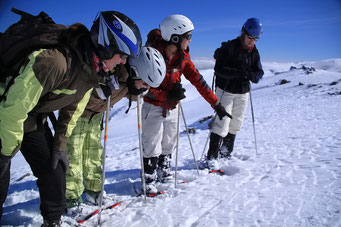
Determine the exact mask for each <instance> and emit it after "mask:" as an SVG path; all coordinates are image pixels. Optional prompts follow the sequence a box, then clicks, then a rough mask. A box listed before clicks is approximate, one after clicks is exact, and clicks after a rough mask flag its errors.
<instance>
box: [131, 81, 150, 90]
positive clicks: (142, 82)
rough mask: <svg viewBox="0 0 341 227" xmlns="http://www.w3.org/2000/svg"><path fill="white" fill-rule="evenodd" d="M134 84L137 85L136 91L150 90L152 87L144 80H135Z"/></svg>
mask: <svg viewBox="0 0 341 227" xmlns="http://www.w3.org/2000/svg"><path fill="white" fill-rule="evenodd" d="M134 84H135V87H136V89H141V88H147V89H149V88H150V86H149V85H148V84H147V83H146V82H144V81H143V80H135V81H134Z"/></svg>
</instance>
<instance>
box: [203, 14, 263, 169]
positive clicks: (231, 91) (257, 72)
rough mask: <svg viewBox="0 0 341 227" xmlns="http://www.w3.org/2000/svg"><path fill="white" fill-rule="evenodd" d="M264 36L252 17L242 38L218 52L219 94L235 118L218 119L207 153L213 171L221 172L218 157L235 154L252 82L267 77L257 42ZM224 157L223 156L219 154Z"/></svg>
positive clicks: (216, 81) (216, 79) (219, 49)
mask: <svg viewBox="0 0 341 227" xmlns="http://www.w3.org/2000/svg"><path fill="white" fill-rule="evenodd" d="M262 33H263V26H262V23H261V22H260V20H259V19H258V18H249V19H248V20H247V21H246V22H245V23H244V25H243V27H242V31H241V34H240V36H238V37H237V38H235V39H233V40H230V41H228V42H222V44H221V47H219V48H218V49H217V50H216V51H215V52H214V58H215V60H216V63H215V66H214V73H215V88H216V95H217V97H218V98H219V101H220V102H221V104H222V105H223V106H224V107H225V109H226V111H227V112H229V113H231V115H232V119H231V118H223V119H218V118H215V120H214V122H213V126H212V131H211V135H210V145H209V150H208V154H207V159H208V160H207V164H208V168H209V169H218V168H219V163H218V162H217V159H218V157H219V156H220V157H223V158H229V157H230V156H231V153H232V151H233V147H234V141H235V138H236V134H237V133H238V132H239V131H240V129H241V126H242V123H243V119H244V114H245V111H246V107H247V103H248V98H249V92H250V81H251V82H253V83H258V82H259V80H260V79H261V78H262V77H263V74H264V72H263V69H262V64H261V61H260V56H259V52H258V49H257V48H256V45H255V43H256V41H257V40H258V39H259V38H260V36H261V34H262ZM219 154H220V155H219Z"/></svg>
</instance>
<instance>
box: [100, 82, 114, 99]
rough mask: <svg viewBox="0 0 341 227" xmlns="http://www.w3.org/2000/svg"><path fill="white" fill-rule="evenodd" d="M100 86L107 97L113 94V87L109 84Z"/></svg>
mask: <svg viewBox="0 0 341 227" xmlns="http://www.w3.org/2000/svg"><path fill="white" fill-rule="evenodd" d="M99 86H100V88H101V89H102V92H103V94H104V96H105V97H106V98H108V97H109V96H110V95H111V91H112V90H111V88H110V87H109V86H107V85H102V84H101V85H99Z"/></svg>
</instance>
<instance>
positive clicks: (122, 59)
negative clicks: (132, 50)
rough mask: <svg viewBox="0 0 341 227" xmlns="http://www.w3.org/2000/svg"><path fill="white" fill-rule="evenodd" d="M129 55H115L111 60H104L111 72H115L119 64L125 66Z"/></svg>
mask: <svg viewBox="0 0 341 227" xmlns="http://www.w3.org/2000/svg"><path fill="white" fill-rule="evenodd" d="M127 58H128V55H125V54H115V55H114V56H113V57H112V58H111V59H108V60H103V62H104V63H105V65H106V66H107V67H108V69H109V70H113V69H114V68H115V67H116V66H117V65H118V64H123V65H124V64H125V63H126V62H127Z"/></svg>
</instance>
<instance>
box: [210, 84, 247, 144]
mask: <svg viewBox="0 0 341 227" xmlns="http://www.w3.org/2000/svg"><path fill="white" fill-rule="evenodd" d="M216 96H217V97H218V98H219V101H220V103H221V105H223V106H224V107H225V109H226V111H227V112H228V113H230V114H231V115H232V118H233V119H230V118H228V117H224V118H223V119H222V120H220V119H219V117H218V116H217V117H216V119H215V121H214V123H213V128H212V132H213V133H215V134H218V135H219V136H221V137H225V136H226V135H227V133H228V132H229V133H231V134H237V133H238V132H239V131H240V129H241V127H242V123H243V120H244V115H245V112H246V107H247V102H248V100H249V93H245V94H232V93H229V92H226V91H223V90H222V89H220V88H218V87H217V90H216Z"/></svg>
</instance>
